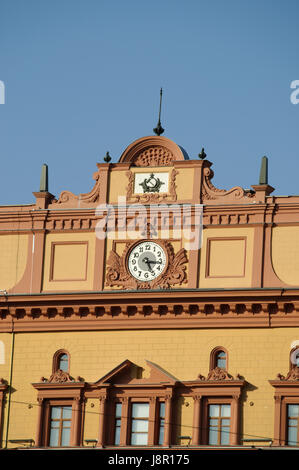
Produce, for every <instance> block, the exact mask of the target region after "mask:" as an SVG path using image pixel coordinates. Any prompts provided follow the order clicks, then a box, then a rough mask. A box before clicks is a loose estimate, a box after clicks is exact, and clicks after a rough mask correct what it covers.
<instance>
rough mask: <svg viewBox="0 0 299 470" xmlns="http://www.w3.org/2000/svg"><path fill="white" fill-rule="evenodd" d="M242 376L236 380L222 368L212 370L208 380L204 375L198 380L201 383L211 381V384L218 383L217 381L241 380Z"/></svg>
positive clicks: (199, 376) (238, 376)
mask: <svg viewBox="0 0 299 470" xmlns="http://www.w3.org/2000/svg"><path fill="white" fill-rule="evenodd" d="M240 377H241V376H240V375H239V374H237V378H236V379H235V378H234V377H233V376H232V375H230V374H229V373H228V372H227V370H225V369H221V367H215V368H214V369H212V370H211V371H210V372H209V374H208V376H207V378H206V377H204V376H203V375H201V374H199V375H198V377H197V378H198V380H201V381H210V382H217V381H226V380H241V378H240Z"/></svg>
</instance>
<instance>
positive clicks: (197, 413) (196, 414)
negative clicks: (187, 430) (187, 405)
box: [192, 395, 201, 446]
mask: <svg viewBox="0 0 299 470" xmlns="http://www.w3.org/2000/svg"><path fill="white" fill-rule="evenodd" d="M193 400H194V404H193V432H192V444H193V445H195V446H196V445H199V444H200V437H201V436H200V423H201V396H200V395H194V396H193Z"/></svg>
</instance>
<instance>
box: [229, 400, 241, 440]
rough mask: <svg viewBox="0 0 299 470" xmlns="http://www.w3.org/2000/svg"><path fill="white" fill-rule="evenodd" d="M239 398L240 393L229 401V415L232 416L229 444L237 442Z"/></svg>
mask: <svg viewBox="0 0 299 470" xmlns="http://www.w3.org/2000/svg"><path fill="white" fill-rule="evenodd" d="M239 398H240V395H234V396H233V400H232V403H231V416H232V420H233V421H232V426H231V439H230V444H231V445H235V446H236V445H238V444H239Z"/></svg>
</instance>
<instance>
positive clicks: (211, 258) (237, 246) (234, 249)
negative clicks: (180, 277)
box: [206, 237, 246, 277]
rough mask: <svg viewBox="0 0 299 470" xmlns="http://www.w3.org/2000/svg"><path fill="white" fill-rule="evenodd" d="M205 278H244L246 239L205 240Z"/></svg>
mask: <svg viewBox="0 0 299 470" xmlns="http://www.w3.org/2000/svg"><path fill="white" fill-rule="evenodd" d="M207 242H208V250H207V265H206V277H244V276H245V261H246V238H245V237H244V238H243V237H242V238H210V239H208V240H207Z"/></svg>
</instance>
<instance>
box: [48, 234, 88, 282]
mask: <svg viewBox="0 0 299 470" xmlns="http://www.w3.org/2000/svg"><path fill="white" fill-rule="evenodd" d="M87 253H88V242H61V243H56V242H54V243H52V248H51V268H50V281H85V280H86V277H87Z"/></svg>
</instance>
